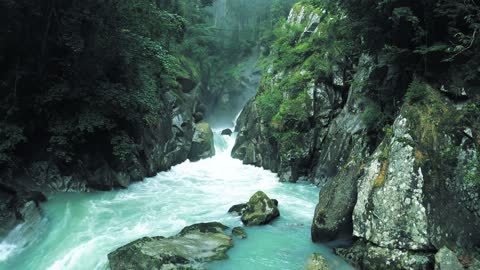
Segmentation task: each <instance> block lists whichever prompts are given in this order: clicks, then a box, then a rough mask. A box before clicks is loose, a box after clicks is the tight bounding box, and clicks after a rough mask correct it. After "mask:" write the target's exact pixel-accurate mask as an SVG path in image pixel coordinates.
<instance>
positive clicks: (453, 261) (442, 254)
mask: <svg viewBox="0 0 480 270" xmlns="http://www.w3.org/2000/svg"><path fill="white" fill-rule="evenodd" d="M462 269H463V266H462V265H461V264H460V262H459V261H458V258H457V255H456V254H455V253H454V252H453V251H451V250H450V249H448V248H447V247H443V248H441V249H440V250H439V251H438V252H437V254H435V270H462Z"/></svg>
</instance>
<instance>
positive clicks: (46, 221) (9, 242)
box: [0, 135, 351, 270]
mask: <svg viewBox="0 0 480 270" xmlns="http://www.w3.org/2000/svg"><path fill="white" fill-rule="evenodd" d="M215 142H216V150H217V155H216V156H215V157H213V158H211V159H206V160H202V161H200V162H196V163H190V162H188V161H187V162H185V163H183V164H181V165H178V166H176V167H174V168H172V169H171V170H170V171H168V172H162V173H159V174H158V175H157V176H156V177H153V178H149V179H146V180H145V181H143V182H141V183H136V184H133V185H131V186H130V187H129V188H128V189H126V190H119V191H113V192H95V193H57V194H51V195H50V196H49V201H48V202H47V203H45V204H44V205H43V206H42V208H43V212H44V218H40V217H39V219H38V221H37V222H36V223H34V224H32V225H31V226H27V225H20V226H18V227H17V228H16V229H15V230H14V231H12V232H11V233H10V235H9V236H7V238H5V239H3V240H2V242H1V243H0V269H2V270H3V269H5V270H7V269H8V270H11V269H12V270H37V269H38V270H43V269H52V270H53V269H55V270H57V269H58V270H68V269H82V270H83V269H85V270H87V269H88V270H91V269H108V261H107V254H108V253H109V252H111V251H113V250H115V249H116V248H118V247H120V246H122V245H124V244H127V243H128V242H131V241H133V240H136V239H138V238H141V237H143V236H159V235H162V236H170V235H174V234H176V233H177V232H178V231H180V230H181V229H182V228H183V227H185V226H187V225H191V224H193V223H198V222H208V221H220V222H222V223H224V224H226V225H228V226H231V227H233V226H239V225H241V222H240V220H239V218H237V217H232V216H230V215H228V214H227V210H228V208H229V207H230V206H232V205H233V204H237V203H241V202H245V201H247V200H248V199H249V197H250V196H251V195H252V194H253V193H254V192H256V191H257V190H262V191H264V192H266V193H267V194H268V195H269V196H270V197H272V198H276V199H278V201H279V207H280V212H281V217H280V218H279V219H278V220H276V221H275V222H274V223H273V224H272V225H267V226H261V227H252V228H248V229H247V233H248V238H247V239H245V240H235V247H234V248H233V249H232V250H230V251H229V256H230V259H228V260H225V261H221V262H215V263H212V264H210V265H208V268H209V269H223V270H227V269H232V270H243V269H245V270H247V269H248V270H250V269H259V270H260V269H292V270H293V269H302V266H303V264H304V262H305V259H306V258H307V257H308V255H309V254H311V253H313V252H320V253H322V254H324V255H325V256H326V258H327V259H328V260H329V262H330V263H331V264H332V266H333V267H332V269H351V268H350V267H348V266H347V265H346V264H345V263H344V262H343V261H341V260H339V259H338V258H337V257H335V256H333V255H332V254H331V252H330V250H329V249H328V248H326V247H324V246H321V245H318V244H313V243H311V241H310V224H311V219H312V215H313V212H314V207H315V203H316V201H317V196H318V188H317V187H315V186H313V185H309V184H283V183H280V182H279V181H278V178H277V177H276V176H275V174H273V173H271V172H269V171H266V170H263V169H260V168H255V167H253V166H245V165H243V164H242V162H241V161H239V160H234V159H232V158H231V157H230V149H231V147H232V145H233V143H234V139H233V138H231V137H226V136H220V135H215Z"/></svg>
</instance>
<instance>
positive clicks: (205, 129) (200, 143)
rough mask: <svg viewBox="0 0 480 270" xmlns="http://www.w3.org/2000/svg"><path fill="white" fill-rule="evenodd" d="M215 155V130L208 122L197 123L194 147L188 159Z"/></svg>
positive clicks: (193, 159)
mask: <svg viewBox="0 0 480 270" xmlns="http://www.w3.org/2000/svg"><path fill="white" fill-rule="evenodd" d="M214 155H215V145H214V142H213V131H212V129H211V128H210V125H209V124H208V123H207V122H200V123H197V124H195V128H194V134H193V139H192V148H191V149H190V154H189V155H188V159H190V161H198V160H200V159H205V158H209V157H213V156H214Z"/></svg>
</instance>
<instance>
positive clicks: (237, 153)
mask: <svg viewBox="0 0 480 270" xmlns="http://www.w3.org/2000/svg"><path fill="white" fill-rule="evenodd" d="M235 131H236V132H238V135H237V139H236V141H235V145H234V147H233V149H232V157H233V158H237V159H241V160H243V163H244V164H248V165H255V166H258V167H263V168H265V169H268V170H272V171H278V167H279V157H278V150H277V147H276V145H275V144H271V143H270V141H269V139H268V138H267V137H266V136H267V134H266V133H265V132H266V127H265V126H264V124H263V123H262V122H261V119H260V116H259V115H258V109H257V106H256V104H255V99H254V98H252V99H251V100H250V101H249V102H248V103H247V105H246V106H245V108H244V109H243V111H242V113H241V114H240V116H239V117H238V119H237V124H236V126H235Z"/></svg>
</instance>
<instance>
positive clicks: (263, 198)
mask: <svg viewBox="0 0 480 270" xmlns="http://www.w3.org/2000/svg"><path fill="white" fill-rule="evenodd" d="M245 205H246V207H244V206H245ZM277 206H278V201H276V200H272V199H270V198H269V197H268V196H267V195H266V194H265V193H264V192H262V191H258V192H257V193H255V194H254V195H253V196H252V197H251V198H250V200H249V201H248V202H247V203H246V204H239V205H235V206H233V207H232V208H230V210H232V209H234V210H232V211H230V210H229V212H234V213H241V215H242V218H241V219H242V222H243V224H245V225H247V226H255V225H265V224H268V223H270V222H271V221H272V220H274V219H275V218H277V217H279V216H280V211H278V207H277ZM237 211H238V212H237Z"/></svg>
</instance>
